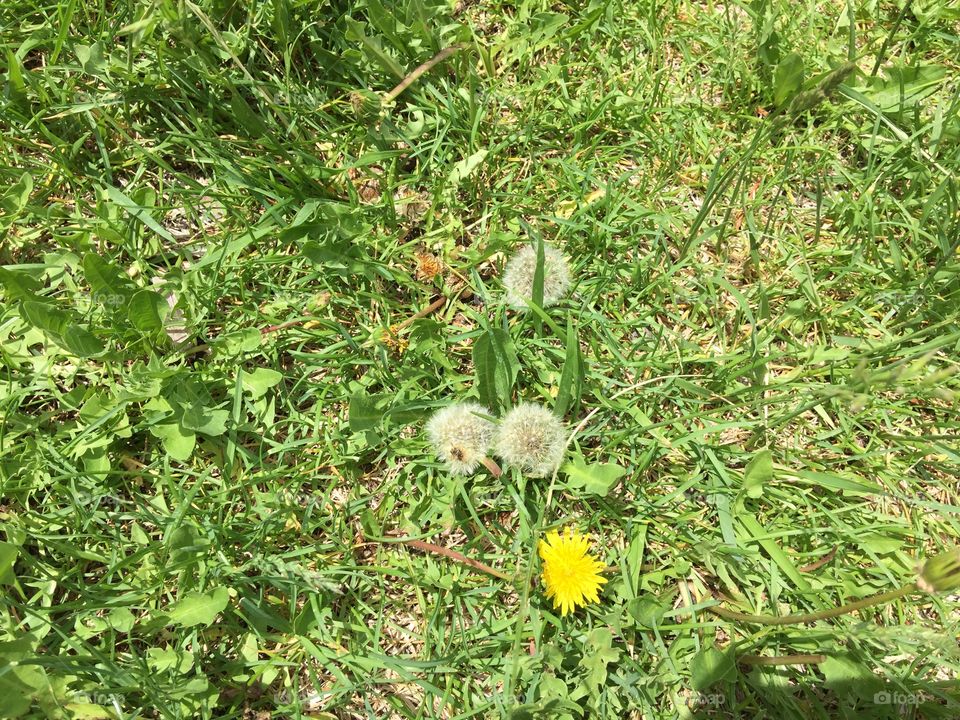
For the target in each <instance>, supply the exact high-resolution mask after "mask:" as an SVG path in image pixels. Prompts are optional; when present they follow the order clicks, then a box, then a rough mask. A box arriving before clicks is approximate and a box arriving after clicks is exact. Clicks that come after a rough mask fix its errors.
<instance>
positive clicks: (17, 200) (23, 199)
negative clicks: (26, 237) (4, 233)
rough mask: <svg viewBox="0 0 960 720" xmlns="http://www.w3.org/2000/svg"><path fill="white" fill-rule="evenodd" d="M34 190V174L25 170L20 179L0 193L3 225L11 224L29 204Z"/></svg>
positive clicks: (0, 212)
mask: <svg viewBox="0 0 960 720" xmlns="http://www.w3.org/2000/svg"><path fill="white" fill-rule="evenodd" d="M32 192H33V176H32V175H31V174H30V173H28V172H25V173H24V174H23V175H21V176H20V179H19V180H18V181H17V182H15V183H14V184H13V185H11V186H10V187H9V188H7V191H6V192H5V193H3V195H0V218H2V220H3V222H2V224H3V225H9V224H10V223H11V222H13V220H15V219H16V217H17V216H18V215H19V214H20V211H21V210H23V209H24V208H25V207H26V206H27V202H28V201H29V200H30V193H32Z"/></svg>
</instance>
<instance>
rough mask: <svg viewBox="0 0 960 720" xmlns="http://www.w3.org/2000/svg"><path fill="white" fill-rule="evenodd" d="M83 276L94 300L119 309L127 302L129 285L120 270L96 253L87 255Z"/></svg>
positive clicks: (84, 260)
mask: <svg viewBox="0 0 960 720" xmlns="http://www.w3.org/2000/svg"><path fill="white" fill-rule="evenodd" d="M81 265H82V267H83V276H84V277H85V278H86V279H87V283H88V284H89V285H90V292H91V293H92V295H93V298H94V300H96V301H97V302H99V303H101V304H103V305H107V306H110V307H117V306H119V305H122V304H124V303H125V302H126V299H127V296H128V295H129V294H130V293H129V290H130V288H129V283H128V282H127V281H126V278H125V277H124V275H123V273H122V272H121V271H120V269H119V268H118V267H117V266H116V265H113V264H112V263H109V262H107V261H106V260H104V259H103V258H102V257H100V256H99V255H97V254H96V253H87V254H86V255H84V256H83V261H82V263H81Z"/></svg>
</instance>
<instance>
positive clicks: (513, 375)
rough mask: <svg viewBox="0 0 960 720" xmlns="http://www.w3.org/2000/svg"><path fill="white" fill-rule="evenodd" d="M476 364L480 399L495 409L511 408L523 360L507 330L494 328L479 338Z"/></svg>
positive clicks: (476, 347)
mask: <svg viewBox="0 0 960 720" xmlns="http://www.w3.org/2000/svg"><path fill="white" fill-rule="evenodd" d="M473 367H474V370H475V371H476V374H477V389H478V390H479V393H480V402H481V403H482V404H483V405H485V406H486V407H488V408H491V409H493V410H496V409H504V408H507V407H509V406H510V398H511V394H512V392H513V384H514V382H515V381H516V379H517V373H518V372H519V370H520V363H519V362H518V361H517V354H516V351H515V350H514V348H513V341H512V340H511V339H510V334H509V333H508V332H507V331H506V330H503V329H502V328H492V329H490V330H487V331H486V332H485V333H484V334H483V335H481V336H480V337H478V338H477V339H476V341H475V342H474V344H473Z"/></svg>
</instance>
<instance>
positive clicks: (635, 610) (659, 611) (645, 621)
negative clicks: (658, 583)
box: [627, 596, 670, 629]
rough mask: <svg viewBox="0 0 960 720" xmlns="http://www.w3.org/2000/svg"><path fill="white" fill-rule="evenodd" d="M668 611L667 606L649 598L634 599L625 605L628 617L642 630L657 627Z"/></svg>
mask: <svg viewBox="0 0 960 720" xmlns="http://www.w3.org/2000/svg"><path fill="white" fill-rule="evenodd" d="M669 609H670V606H669V605H668V604H666V603H663V602H661V601H660V600H659V599H657V598H655V597H650V596H645V597H636V598H633V600H631V601H630V602H628V603H627V612H628V613H630V617H632V618H633V619H634V620H635V621H636V623H637V625H639V626H640V627H643V628H651V629H652V628H655V627H658V626H659V625H660V621H661V620H663V616H664V615H665V614H666V612H667V610H669Z"/></svg>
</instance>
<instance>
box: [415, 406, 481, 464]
mask: <svg viewBox="0 0 960 720" xmlns="http://www.w3.org/2000/svg"><path fill="white" fill-rule="evenodd" d="M484 415H490V411H489V410H487V408H485V407H483V406H482V405H478V404H477V403H455V404H453V405H448V406H447V407H445V408H442V409H440V410H438V411H437V412H435V413H434V414H433V417H431V418H430V420H429V422H427V436H428V437H429V438H430V442H431V443H432V444H433V448H434V450H435V451H436V453H437V457H439V458H440V459H441V460H442V461H443V462H444V463H445V464H446V466H447V469H448V470H449V471H450V472H451V473H453V474H454V475H469V474H470V473H472V472H473V471H474V470H476V469H477V466H479V465H480V464H482V463H483V462H484V460H485V459H486V455H487V451H488V450H489V449H490V444H491V442H492V441H493V433H494V430H495V426H494V424H493V423H492V422H491V421H490V420H488V419H487V418H485V417H483V416H484Z"/></svg>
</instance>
